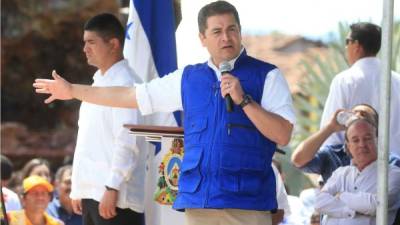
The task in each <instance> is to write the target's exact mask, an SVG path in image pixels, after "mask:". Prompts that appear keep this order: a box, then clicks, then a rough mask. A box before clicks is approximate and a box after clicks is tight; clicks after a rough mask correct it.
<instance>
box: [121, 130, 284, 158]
mask: <svg viewBox="0 0 400 225" xmlns="http://www.w3.org/2000/svg"><path fill="white" fill-rule="evenodd" d="M124 127H125V128H128V129H129V130H130V131H131V132H132V133H133V134H135V135H138V136H144V137H148V138H161V137H183V127H170V126H146V125H133V124H125V125H124ZM276 151H277V152H278V153H280V154H283V155H285V154H286V152H285V151H284V150H282V149H279V148H277V149H276Z"/></svg>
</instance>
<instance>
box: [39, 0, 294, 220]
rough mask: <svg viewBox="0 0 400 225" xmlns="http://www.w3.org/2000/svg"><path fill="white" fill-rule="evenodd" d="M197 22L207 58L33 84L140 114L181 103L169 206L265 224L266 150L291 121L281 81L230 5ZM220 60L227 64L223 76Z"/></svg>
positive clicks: (199, 215) (269, 184) (200, 216)
mask: <svg viewBox="0 0 400 225" xmlns="http://www.w3.org/2000/svg"><path fill="white" fill-rule="evenodd" d="M198 22H199V37H200V41H201V43H202V44H203V46H205V47H206V48H207V50H208V52H209V53H210V55H211V57H210V59H209V60H208V61H207V62H205V63H201V64H196V65H189V66H186V67H185V68H184V69H178V70H176V71H174V72H172V73H171V74H169V75H168V76H164V77H163V78H160V79H155V80H153V81H151V82H149V83H146V84H142V85H137V86H136V87H132V88H120V87H115V88H93V87H88V86H85V85H75V84H73V85H71V84H70V83H68V82H66V81H65V80H64V79H62V78H61V77H60V76H59V75H57V74H55V73H53V77H54V78H55V81H50V80H43V79H39V80H37V81H36V83H35V84H34V86H35V87H36V88H38V89H37V92H38V93H49V94H51V96H50V97H49V98H48V99H47V100H46V102H47V103H48V102H51V101H53V100H55V99H62V100H66V99H71V98H77V99H80V100H83V101H88V102H92V103H96V104H104V105H110V106H119V107H131V108H139V110H140V111H141V113H142V114H151V113H153V112H160V111H161V112H171V111H175V110H179V109H182V108H183V109H184V113H185V115H184V116H185V123H184V124H185V125H184V126H185V127H184V129H185V156H184V158H183V163H182V168H181V176H180V179H179V192H178V196H177V199H176V201H175V203H174V208H175V209H178V210H183V209H185V215H186V218H187V222H188V224H189V225H197V224H209V225H213V224H221V225H224V224H231V225H233V224H237V225H242V224H243V225H244V224H246V225H247V224H252V225H258V224H263V225H264V224H270V223H271V215H270V213H269V211H271V210H275V209H276V208H277V207H278V206H277V201H276V182H275V176H274V173H273V170H272V168H271V161H272V156H273V153H274V152H275V150H276V145H277V144H279V145H287V143H288V142H289V140H290V137H291V132H292V129H293V124H294V122H295V115H294V110H293V106H292V99H291V95H290V91H289V88H288V85H287V82H286V80H285V79H284V77H283V76H282V74H281V72H280V70H279V69H278V68H276V67H275V66H274V65H272V64H269V63H266V62H262V61H260V60H257V59H254V58H252V57H250V56H248V55H247V54H246V51H245V49H244V48H243V46H242V45H241V27H240V21H239V16H238V13H237V10H236V9H235V7H234V6H233V5H231V4H230V3H228V2H226V1H216V2H212V3H210V4H207V5H206V6H204V7H203V8H202V9H201V10H200V12H199V17H198ZM222 62H226V63H225V64H229V66H230V67H231V68H232V69H231V70H230V72H226V71H225V72H226V73H223V74H224V75H223V76H222V72H221V71H220V69H221V66H220V65H221V63H222ZM227 95H230V97H231V99H232V102H231V103H232V106H233V112H229V110H228V107H225V103H226V100H225V99H224V97H226V96H227Z"/></svg>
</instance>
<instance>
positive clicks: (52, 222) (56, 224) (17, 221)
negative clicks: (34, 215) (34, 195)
mask: <svg viewBox="0 0 400 225" xmlns="http://www.w3.org/2000/svg"><path fill="white" fill-rule="evenodd" d="M7 215H8V221H9V225H33V224H32V223H31V221H29V219H28V217H27V216H26V214H25V210H18V211H11V212H8V213H7ZM43 215H44V218H45V220H46V225H64V223H63V222H61V221H59V220H57V219H55V218H54V217H51V216H50V215H48V214H47V213H44V214H43Z"/></svg>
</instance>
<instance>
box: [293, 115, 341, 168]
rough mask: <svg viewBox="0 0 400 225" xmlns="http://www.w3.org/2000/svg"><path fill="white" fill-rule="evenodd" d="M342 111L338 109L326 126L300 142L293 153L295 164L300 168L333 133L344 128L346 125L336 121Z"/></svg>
mask: <svg viewBox="0 0 400 225" xmlns="http://www.w3.org/2000/svg"><path fill="white" fill-rule="evenodd" d="M340 111H343V110H342V109H339V110H337V111H336V112H335V113H334V115H333V116H332V117H331V119H330V121H329V123H328V124H327V125H326V126H324V127H323V128H322V129H321V130H319V131H318V132H316V133H315V134H313V135H311V136H310V137H308V138H306V139H305V140H304V141H302V142H301V143H300V144H299V146H297V148H296V149H295V150H294V152H293V154H292V163H293V165H294V166H296V167H298V168H300V167H303V166H305V165H306V164H307V163H308V162H310V161H311V160H312V159H313V158H314V156H315V154H316V153H317V151H318V149H319V148H320V147H321V145H322V144H323V143H324V141H325V140H326V139H327V138H328V137H329V136H330V135H331V134H333V133H334V132H337V131H340V130H343V129H344V126H341V125H340V124H338V123H337V121H336V115H337V114H338V113H339V112H340Z"/></svg>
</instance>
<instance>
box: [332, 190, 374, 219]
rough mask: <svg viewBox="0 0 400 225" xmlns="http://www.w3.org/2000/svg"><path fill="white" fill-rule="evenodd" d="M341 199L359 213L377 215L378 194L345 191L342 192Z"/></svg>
mask: <svg viewBox="0 0 400 225" xmlns="http://www.w3.org/2000/svg"><path fill="white" fill-rule="evenodd" d="M339 200H340V201H342V202H343V203H344V204H345V205H346V206H348V207H349V208H350V209H352V210H354V211H356V212H358V213H361V214H364V215H370V216H375V213H376V207H377V206H378V199H377V196H376V194H373V193H367V192H358V193H350V192H343V193H341V194H340V196H339Z"/></svg>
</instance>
